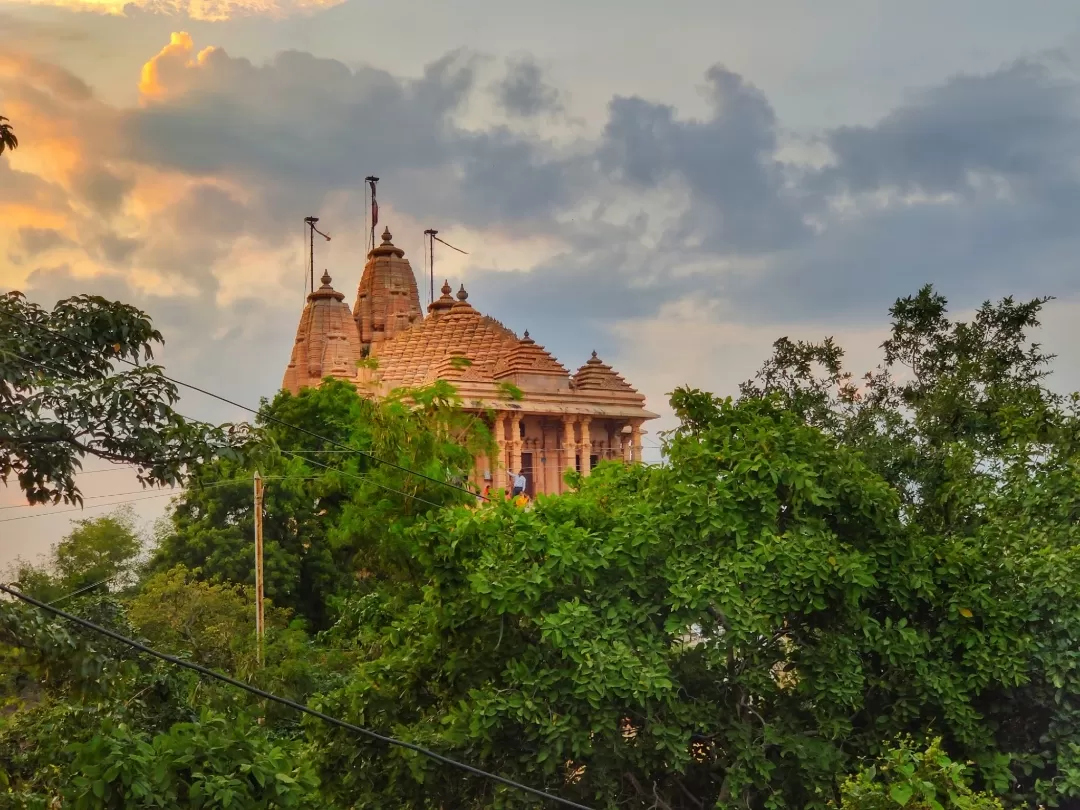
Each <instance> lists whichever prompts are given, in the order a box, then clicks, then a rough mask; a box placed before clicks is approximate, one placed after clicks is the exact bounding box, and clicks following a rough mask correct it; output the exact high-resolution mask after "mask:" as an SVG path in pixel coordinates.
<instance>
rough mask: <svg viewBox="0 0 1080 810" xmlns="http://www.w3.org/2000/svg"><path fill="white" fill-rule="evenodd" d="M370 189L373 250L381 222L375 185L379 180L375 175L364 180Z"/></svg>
mask: <svg viewBox="0 0 1080 810" xmlns="http://www.w3.org/2000/svg"><path fill="white" fill-rule="evenodd" d="M364 180H365V181H366V182H367V184H368V187H369V188H370V189H371V250H374V249H375V226H376V225H377V224H378V222H379V203H378V201H377V200H376V199H375V184H376V183H378V182H379V178H378V177H375V176H374V175H368V176H367V177H365V178H364Z"/></svg>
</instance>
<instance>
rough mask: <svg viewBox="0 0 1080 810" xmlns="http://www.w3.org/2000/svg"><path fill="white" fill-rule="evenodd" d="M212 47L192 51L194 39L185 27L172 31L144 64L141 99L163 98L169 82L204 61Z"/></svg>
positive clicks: (140, 81) (140, 89)
mask: <svg viewBox="0 0 1080 810" xmlns="http://www.w3.org/2000/svg"><path fill="white" fill-rule="evenodd" d="M213 53H214V48H212V47H211V48H204V49H203V50H201V51H199V53H198V54H197V55H194V56H193V54H195V42H194V41H193V40H192V39H191V35H190V34H189V33H187V32H186V31H174V32H173V34H172V36H171V37H170V38H169V44H168V45H166V46H165V47H164V48H162V49H161V50H160V51H158V52H157V54H156V55H155V56H154V57H153V58H152V59H151V60H150V61H149V62H147V63H146V64H145V65H143V66H142V73H141V75H140V77H139V95H140V96H142V98H144V99H160V98H164V97H165V95H166V93H167V90H168V88H169V86H170V85H174V84H175V83H176V82H177V80H178V79H179V78H180V77H181V76H182V75H183V72H184V71H185V70H186V69H187V68H190V67H197V66H199V65H203V64H205V63H206V60H207V59H209V58H210V55H211V54H213Z"/></svg>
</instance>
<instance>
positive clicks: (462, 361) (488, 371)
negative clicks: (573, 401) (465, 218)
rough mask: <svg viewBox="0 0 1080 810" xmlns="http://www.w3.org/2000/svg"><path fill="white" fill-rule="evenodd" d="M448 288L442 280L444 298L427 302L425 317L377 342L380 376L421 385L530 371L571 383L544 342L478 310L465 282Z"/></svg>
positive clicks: (490, 380) (493, 378) (503, 376)
mask: <svg viewBox="0 0 1080 810" xmlns="http://www.w3.org/2000/svg"><path fill="white" fill-rule="evenodd" d="M450 290H451V287H450V285H449V284H444V285H443V290H442V292H443V295H442V298H440V299H438V300H436V301H435V302H434V303H433V304H432V305H431V306H430V307H429V308H428V311H429V312H430V315H429V316H428V317H427V318H425V319H424V320H423V321H421V322H420V323H418V324H416V325H414V326H413V327H412V328H410V329H408V330H407V331H405V332H402V333H401V334H399V335H397V336H396V337H394V338H393V339H392V340H388V341H386V342H385V343H383V344H382V345H381V346H379V347H378V349H377V350H375V349H374V348H373V350H372V355H373V356H374V357H376V358H377V360H378V369H379V371H378V376H379V377H380V378H381V379H384V380H393V381H394V384H396V385H421V384H424V383H429V382H433V381H434V380H437V379H449V380H454V379H461V380H483V381H489V382H493V381H496V380H502V379H506V378H511V377H513V376H514V375H515V374H522V373H527V374H537V375H544V376H547V377H549V378H554V380H556V381H557V382H558V383H561V384H563V385H564V386H565V387H567V388H569V385H570V374H569V372H568V371H567V370H566V368H564V367H563V366H562V364H560V363H559V362H558V361H557V360H555V358H554V357H552V356H551V355H550V354H549V353H548V352H547V351H545V350H544V348H543V347H542V346H538V345H536V343H535V342H533V341H532V340H531V339H530V338H528V336H527V335H526V337H525V339H524V340H522V339H520V338H518V336H517V335H515V334H514V333H513V332H511V331H510V330H509V329H507V328H506V327H505V326H503V325H502V324H501V323H499V322H498V321H497V320H495V319H494V318H489V317H488V316H486V315H483V314H481V313H480V312H477V310H476V309H475V308H474V307H473V305H472V304H470V303H469V301H468V298H469V294H468V293H467V292H466V291H465V288H464V287H462V288H461V289H460V290H459V291H458V293H457V297H456V299H455V297H454V296H452V295H451V294H450Z"/></svg>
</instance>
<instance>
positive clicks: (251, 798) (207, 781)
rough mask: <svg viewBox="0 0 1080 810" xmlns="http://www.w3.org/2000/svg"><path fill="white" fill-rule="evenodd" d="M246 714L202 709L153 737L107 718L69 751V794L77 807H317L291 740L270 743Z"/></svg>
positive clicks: (308, 772) (308, 773)
mask: <svg viewBox="0 0 1080 810" xmlns="http://www.w3.org/2000/svg"><path fill="white" fill-rule="evenodd" d="M257 728H258V726H257V724H256V723H254V721H253V719H252V718H247V717H243V716H240V717H231V718H226V717H223V716H221V715H217V714H215V713H213V712H210V711H208V710H204V711H203V712H201V713H200V715H199V717H198V719H197V721H194V722H190V723H178V724H176V725H174V726H173V727H172V728H170V729H169V730H168V732H166V733H162V734H157V735H155V736H153V737H151V736H150V735H149V734H146V733H140V732H137V731H134V730H132V729H130V728H129V727H127V726H126V725H124V724H113V723H111V722H108V721H106V722H105V723H103V724H102V727H101V729H100V731H99V732H98V733H97V734H95V735H94V736H93V737H92V738H91V739H89V740H87V741H86V742H83V743H75V744H74V745H72V746H71V751H72V752H73V753H74V759H73V761H72V764H71V767H72V770H73V771H74V772H75V773H76V774H78V775H77V776H75V777H74V779H72V783H71V788H70V789H69V791H68V799H69V801H72V800H73V801H72V806H73V807H75V808H77V810H99V808H100V809H102V810H103V809H104V808H126V807H132V806H137V807H161V808H172V807H191V808H236V809H237V810H246V809H247V808H251V810H255V808H259V810H262V809H263V808H308V807H310V808H323V807H325V804H323V803H322V802H320V801H319V799H318V794H317V788H318V779H317V777H316V776H315V774H314V772H313V769H312V766H311V765H310V764H309V763H308V762H306V761H305V760H304V759H303V758H302V757H300V756H298V755H297V744H295V743H291V744H290V743H289V742H287V741H278V742H277V743H276V744H275V743H274V742H272V741H271V740H269V739H268V738H267V737H266V735H265V734H260V733H259V732H258V731H257Z"/></svg>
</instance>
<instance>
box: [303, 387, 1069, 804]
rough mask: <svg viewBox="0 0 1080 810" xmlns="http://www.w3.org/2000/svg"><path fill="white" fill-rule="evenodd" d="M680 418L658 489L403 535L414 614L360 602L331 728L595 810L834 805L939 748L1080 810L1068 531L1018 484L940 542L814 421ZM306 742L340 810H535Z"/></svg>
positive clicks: (759, 405) (698, 400)
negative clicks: (354, 662)
mask: <svg viewBox="0 0 1080 810" xmlns="http://www.w3.org/2000/svg"><path fill="white" fill-rule="evenodd" d="M673 405H674V406H675V408H676V410H677V412H678V413H679V415H680V417H681V420H682V427H680V428H679V429H678V430H677V431H676V432H675V433H674V434H673V435H672V436H671V438H670V441H669V445H668V455H669V459H670V463H669V464H667V465H665V466H663V467H656V468H644V467H633V468H624V467H622V466H620V465H615V464H611V465H609V464H605V465H600V466H599V467H598V468H597V469H596V471H595V472H594V474H593V475H592V476H591V477H590V478H587V479H584V480H579V481H578V482H577V484H578V487H579V489H578V491H577V492H576V493H572V494H568V495H564V496H562V497H559V498H540V499H538V500H537V502H536V506H535V508H534V509H533V510H532V511H521V510H517V509H513V508H512V507H510V506H507V505H505V504H501V503H500V504H493V505H491V506H485V507H483V508H481V509H478V510H454V511H448V512H443V513H441V514H439V515H436V516H433V517H432V519H431V520H429V521H428V522H426V523H423V524H418V525H417V526H416V527H414V529H413V531H412V533H411V536H412V537H413V539H414V541H415V542H416V544H417V549H416V552H415V553H416V557H417V560H418V562H420V563H421V564H422V565H423V576H422V580H423V581H424V582H425V583H426V585H425V587H424V589H423V593H422V597H421V598H420V599H418V600H416V601H413V602H411V603H409V604H402V603H401V601H400V600H398V599H397V598H396V597H395V596H394V595H391V594H381V595H380V594H372V595H370V596H368V597H365V599H364V600H363V602H364V604H363V605H362V606H359V605H358V608H359V612H360V614H361V618H359V619H352V620H353V621H355V622H356V625H357V626H359V627H360V630H359V637H358V638H357V644H358V647H360V648H361V649H362V650H364V651H365V652H366V654H367V658H368V660H367V661H366V662H365V663H363V664H361V665H360V666H359V667H358V669H357V671H356V673H355V677H354V678H353V679H351V680H350V682H349V683H348V684H347V685H345V686H344V688H342V689H340V690H338V691H337V692H336V693H334V694H332V695H330V696H328V697H327V703H326V704H325V705H327V706H329V707H332V708H333V710H334V711H336V712H340V713H342V714H344V715H345V716H347V717H349V718H350V719H352V720H355V721H357V722H363V723H366V724H368V725H370V726H373V727H376V728H384V729H391V728H392V729H395V730H397V732H398V733H399V735H400V736H403V737H405V738H407V739H410V740H413V741H416V742H420V743H422V744H427V745H429V746H431V747H434V748H436V749H437V750H440V751H444V752H450V753H452V754H453V755H455V756H456V757H458V758H460V759H462V760H465V761H470V762H475V763H480V764H482V765H483V766H484V767H486V768H488V769H489V770H493V771H495V772H498V773H501V774H504V775H507V776H511V777H514V778H517V779H519V780H520V781H524V782H527V783H530V784H539V785H544V786H546V787H547V788H548V789H550V790H553V791H557V792H559V793H561V794H563V795H566V796H568V797H570V798H573V799H575V800H578V801H581V802H582V803H585V804H592V805H595V806H599V807H615V806H632V807H652V806H656V807H669V808H698V807H712V806H718V807H735V806H739V807H771V808H779V807H824V806H825V805H826V804H827V803H828V801H829V800H830V799H832V798H834V796H835V794H834V790H835V784H836V779H837V778H838V777H839V776H840V775H841V774H843V773H845V772H847V771H848V770H849V769H851V768H853V767H854V765H855V762H854V760H853V755H855V756H866V755H869V756H874V755H876V754H878V753H880V752H881V750H882V741H883V740H888V739H892V738H894V737H895V736H896V735H897V734H901V733H905V732H911V733H918V734H922V733H924V732H925V731H926V730H927V729H931V728H932V729H935V730H937V732H938V733H939V734H940V735H941V736H942V738H943V739H944V741H945V742H944V744H945V745H946V746H947V748H948V750H949V751H950V752H952V753H955V754H956V755H957V756H958V757H962V758H964V759H970V760H972V761H973V762H974V763H975V767H974V775H975V778H976V779H977V780H978V781H979V783H980V784H981V785H983V786H986V787H988V788H990V789H992V790H994V791H995V792H999V793H1005V792H1009V791H1010V790H1012V791H1015V792H1016V794H1017V795H1016V796H1015V798H1016V800H1017V801H1034V800H1036V799H1038V800H1041V801H1046V802H1055V801H1058V800H1061V799H1065V798H1071V797H1072V796H1074V795H1076V793H1075V791H1076V788H1077V783H1076V781H1075V773H1074V766H1073V764H1072V763H1073V756H1074V755H1073V754H1072V748H1071V741H1074V740H1076V739H1077V737H1076V736H1074V735H1075V734H1076V730H1075V728H1076V727H1075V726H1074V725H1073V724H1074V723H1075V720H1076V715H1075V712H1074V710H1073V708H1072V699H1071V697H1070V695H1074V694H1077V693H1080V681H1078V680H1077V678H1078V676H1080V669H1078V666H1077V661H1076V660H1075V656H1074V654H1073V652H1072V645H1071V644H1070V643H1069V642H1068V641H1067V639H1068V638H1074V637H1076V635H1077V634H1078V633H1080V612H1078V610H1077V608H1076V607H1075V606H1076V605H1077V604H1080V577H1078V576H1077V575H1078V573H1080V571H1078V554H1080V551H1078V550H1077V549H1078V548H1080V544H1077V543H1076V542H1075V535H1076V532H1077V528H1076V525H1075V520H1071V519H1069V520H1062V521H1060V522H1055V521H1052V520H1047V519H1046V518H1043V519H1042V524H1043V527H1044V528H1043V529H1041V531H1040V536H1038V537H1035V536H1032V535H1031V534H1030V530H1031V526H1032V523H1031V520H1030V519H1029V517H1028V516H1026V515H1023V514H1022V512H1021V510H1020V507H1021V505H1022V504H1023V503H1025V502H1026V500H1027V499H1028V498H1029V497H1030V493H1029V492H1028V491H1027V490H1025V489H1023V488H1022V487H1027V486H1030V485H1029V484H1022V483H1021V482H1020V480H1019V479H1018V481H1017V483H1016V484H1015V485H1013V484H1011V483H1009V484H1007V485H1006V486H999V487H996V488H986V487H981V488H980V487H975V486H974V485H975V483H977V481H973V482H971V483H972V488H970V489H968V490H966V491H967V492H968V493H969V497H970V498H972V499H977V500H978V501H979V503H981V504H982V508H983V509H984V512H985V523H984V524H982V528H980V529H979V531H977V532H970V533H956V534H950V535H947V536H941V535H929V534H926V533H925V532H923V531H922V530H921V529H920V527H919V526H917V525H916V524H914V523H912V522H910V521H908V520H905V519H904V517H903V513H902V511H901V508H900V507H901V499H900V498H899V497H898V495H897V493H896V492H895V491H894V490H893V488H892V487H890V486H889V485H888V483H887V482H886V481H885V480H883V479H882V478H881V477H880V476H878V475H876V474H875V473H873V472H872V471H871V470H870V469H868V468H867V466H866V464H865V463H864V462H863V461H862V460H861V459H860V454H859V453H857V452H855V451H852V450H850V449H848V448H846V447H844V446H843V445H839V444H837V442H836V441H835V440H833V439H831V438H829V437H828V436H826V435H824V434H822V433H821V432H820V431H818V430H817V429H814V428H811V427H808V426H806V425H804V424H803V421H802V419H801V417H800V416H798V415H797V414H794V413H792V412H790V411H786V410H783V409H777V408H776V407H774V405H773V403H772V402H771V401H762V400H747V401H745V402H743V403H741V404H738V405H733V404H732V403H730V402H728V401H724V400H718V399H716V398H714V397H712V396H710V395H707V394H703V393H700V392H695V391H685V390H684V391H679V392H677V393H676V395H675V396H674V398H673ZM1046 474H1047V475H1048V476H1051V473H1049V472H1047V473H1046ZM1051 477H1052V476H1051ZM1070 497H1071V498H1072V499H1073V500H1074V501H1075V499H1076V496H1075V495H1072V496H1070ZM351 632H352V631H347V632H346V633H345V634H344V635H346V636H348V635H349V634H350V633H351ZM1055 684H1056V685H1055ZM311 732H312V734H313V735H314V737H315V741H316V743H317V745H318V746H319V747H318V749H317V751H318V753H317V757H318V759H319V761H321V762H323V763H324V766H325V771H324V782H325V787H324V789H325V790H327V791H329V792H330V795H332V796H334V797H336V798H338V799H340V800H342V801H344V800H345V799H346V797H348V798H349V799H350V800H352V799H354V798H355V797H357V796H359V797H362V799H363V801H362V802H361V804H364V803H366V806H379V805H380V803H389V802H391V801H400V802H402V803H403V805H404V806H407V807H425V806H428V805H427V804H425V803H426V802H433V803H436V804H437V803H440V802H441V803H442V804H444V805H447V806H454V807H462V808H468V807H476V808H480V807H487V806H490V804H491V803H492V802H495V801H497V802H501V803H503V804H504V805H505V806H517V804H518V803H520V801H521V799H520V798H518V797H514V796H512V795H511V794H510V793H509V792H506V791H504V790H502V789H501V788H497V787H493V786H492V785H490V784H486V783H484V782H482V781H479V780H473V781H468V782H463V781H462V780H461V779H460V778H459V777H458V776H457V775H456V774H453V773H447V772H446V771H445V770H444V769H442V768H440V767H438V766H437V765H433V764H431V763H427V762H424V761H421V760H419V759H417V758H415V757H413V756H411V755H404V754H397V753H395V752H385V751H381V750H379V751H367V750H364V749H360V750H355V749H350V748H348V747H346V746H345V745H344V740H343V739H342V738H341V737H340V735H338V734H337V732H335V731H334V730H331V729H323V728H318V727H313V728H312V729H311Z"/></svg>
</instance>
